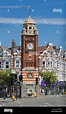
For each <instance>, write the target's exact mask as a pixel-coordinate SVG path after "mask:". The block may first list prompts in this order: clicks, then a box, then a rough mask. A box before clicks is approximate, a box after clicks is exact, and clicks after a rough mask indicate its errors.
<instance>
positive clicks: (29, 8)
mask: <svg viewBox="0 0 66 114" xmlns="http://www.w3.org/2000/svg"><path fill="white" fill-rule="evenodd" d="M30 8H31V7H30V6H28V10H29V14H28V17H30Z"/></svg>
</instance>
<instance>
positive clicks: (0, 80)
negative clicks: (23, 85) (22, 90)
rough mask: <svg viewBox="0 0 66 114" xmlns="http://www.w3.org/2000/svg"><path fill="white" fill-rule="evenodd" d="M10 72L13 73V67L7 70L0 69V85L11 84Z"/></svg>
mask: <svg viewBox="0 0 66 114" xmlns="http://www.w3.org/2000/svg"><path fill="white" fill-rule="evenodd" d="M10 74H11V69H7V70H6V71H3V70H1V71H0V85H2V86H3V85H4V84H7V85H8V86H10Z"/></svg>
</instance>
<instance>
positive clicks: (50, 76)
mask: <svg viewBox="0 0 66 114" xmlns="http://www.w3.org/2000/svg"><path fill="white" fill-rule="evenodd" d="M40 75H41V77H43V79H44V80H45V81H47V83H48V84H51V83H55V82H56V79H57V76H56V75H55V73H54V72H53V71H52V72H50V71H47V72H40Z"/></svg>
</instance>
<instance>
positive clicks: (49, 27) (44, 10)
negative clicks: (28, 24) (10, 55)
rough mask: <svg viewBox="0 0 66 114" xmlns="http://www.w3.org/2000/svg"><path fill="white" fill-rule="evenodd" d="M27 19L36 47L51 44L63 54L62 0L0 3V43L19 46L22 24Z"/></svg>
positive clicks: (65, 3) (65, 23)
mask: <svg viewBox="0 0 66 114" xmlns="http://www.w3.org/2000/svg"><path fill="white" fill-rule="evenodd" d="M28 6H30V7H31V10H30V15H31V17H32V18H33V19H34V20H35V22H36V26H37V29H38V33H39V35H38V45H39V46H44V45H46V44H47V43H48V42H51V43H52V44H53V45H54V46H57V47H58V48H59V47H60V46H62V49H63V50H66V0H0V42H1V44H2V45H3V46H8V47H10V46H11V42H12V39H14V40H15V41H16V45H20V40H21V30H22V29H23V22H24V21H25V20H26V19H27V17H28V14H29V10H28Z"/></svg>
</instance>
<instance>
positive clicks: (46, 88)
mask: <svg viewBox="0 0 66 114" xmlns="http://www.w3.org/2000/svg"><path fill="white" fill-rule="evenodd" d="M45 95H47V86H46V91H45Z"/></svg>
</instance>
